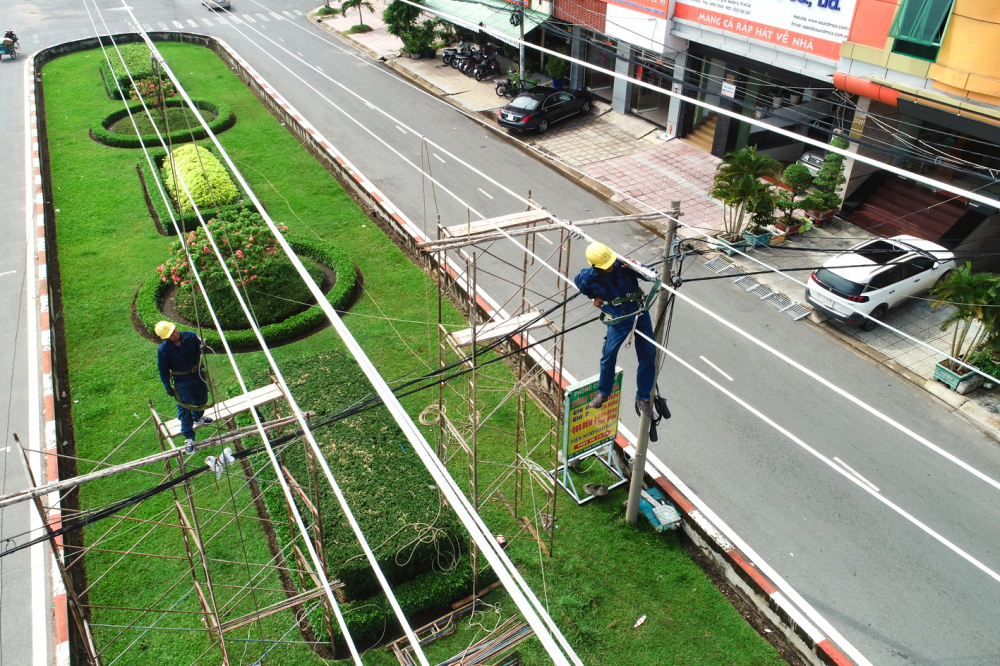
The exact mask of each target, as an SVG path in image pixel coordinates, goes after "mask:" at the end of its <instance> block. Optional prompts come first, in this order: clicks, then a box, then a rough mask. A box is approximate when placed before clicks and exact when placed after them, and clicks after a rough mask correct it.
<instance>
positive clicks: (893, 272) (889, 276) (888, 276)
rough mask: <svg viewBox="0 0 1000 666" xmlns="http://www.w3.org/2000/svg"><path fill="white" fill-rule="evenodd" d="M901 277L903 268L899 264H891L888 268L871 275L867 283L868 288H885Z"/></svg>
mask: <svg viewBox="0 0 1000 666" xmlns="http://www.w3.org/2000/svg"><path fill="white" fill-rule="evenodd" d="M902 279H903V269H902V268H901V267H899V266H893V267H892V268H890V269H889V270H885V271H882V272H881V273H879V274H878V275H875V276H873V277H872V279H871V281H870V282H869V283H868V288H869V289H885V288H886V287H888V286H891V285H894V284H896V283H897V282H899V281H900V280H902Z"/></svg>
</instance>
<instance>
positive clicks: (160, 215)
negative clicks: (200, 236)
mask: <svg viewBox="0 0 1000 666" xmlns="http://www.w3.org/2000/svg"><path fill="white" fill-rule="evenodd" d="M202 147H203V148H208V150H209V152H210V153H212V155H214V156H215V157H216V158H217V159H218V160H219V161H220V162H222V157H221V155H219V151H217V150H216V149H215V146H214V145H207V146H202ZM149 156H150V159H152V160H153V165H154V166H155V167H156V171H155V173H154V172H153V171H150V169H149V162H147V161H146V160H145V159H142V160H140V161H139V163H138V169H139V173H140V174H141V175H142V184H143V187H145V190H146V192H145V194H146V197H147V200H148V201H149V203H150V204H151V206H152V211H151V212H152V214H153V220H154V221H155V222H156V223H157V224H159V225H160V227H161V228H162V229H163V232H164V233H166V235H167V236H174V235H176V231H175V230H174V225H173V224H172V223H171V222H170V212H169V211H168V209H167V204H166V203H164V201H163V197H162V196H160V191H159V189H158V188H157V187H156V184H157V183H160V184H161V185H162V186H163V191H164V192H166V190H167V188H166V184H164V183H163V179H162V178H161V177H160V169H161V168H162V167H163V161H164V160H165V159H166V158H167V153H166V151H165V150H158V151H150V152H149ZM222 166H223V167H224V168H225V169H226V173H227V174H229V177H230V178H231V179H232V181H233V184H234V185H236V189H238V190H239V191H240V200H239V201H238V202H236V203H234V204H232V205H231V206H219V208H218V211H219V212H222V211H230V210H239V209H241V208H246V209H247V210H250V211H254V212H256V208H255V207H254V205H253V202H251V201H250V195H248V194H247V192H246V190H244V189H243V186H242V185H240V182H239V181H238V180H236V177H235V176H234V175H233V172H232V171H231V170H230V169H229V166H228V165H226V163H225V162H222ZM215 213H216V209H215V208H212V209H211V210H203V211H202V215H203V216H204V217H205V219H206V220H207V219H209V218H210V217H214V216H215ZM174 217H176V218H177V223H178V224H179V225H180V227H181V231H191V230H192V229H195V228H197V227H198V226H199V224H200V223H199V222H198V216H197V215H196V214H195V213H194V212H193V211H192V212H188V213H184V214H183V215H180V216H178V215H177V214H176V212H175V213H174ZM331 268H332V267H331Z"/></svg>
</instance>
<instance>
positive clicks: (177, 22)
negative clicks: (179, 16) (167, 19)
mask: <svg viewBox="0 0 1000 666" xmlns="http://www.w3.org/2000/svg"><path fill="white" fill-rule="evenodd" d="M171 23H173V24H174V27H175V28H180V29H182V30H183V29H184V24H183V23H181V22H180V21H171Z"/></svg>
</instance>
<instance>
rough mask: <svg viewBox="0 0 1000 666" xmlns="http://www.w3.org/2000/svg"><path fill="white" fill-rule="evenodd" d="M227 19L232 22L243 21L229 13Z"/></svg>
mask: <svg viewBox="0 0 1000 666" xmlns="http://www.w3.org/2000/svg"><path fill="white" fill-rule="evenodd" d="M229 20H230V21H232V22H233V23H243V21H242V20H241V19H240V17H239V16H237V15H236V14H230V15H229Z"/></svg>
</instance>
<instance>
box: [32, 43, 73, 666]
mask: <svg viewBox="0 0 1000 666" xmlns="http://www.w3.org/2000/svg"><path fill="white" fill-rule="evenodd" d="M25 76H26V77H27V79H26V83H27V91H28V129H29V132H30V134H29V136H28V141H29V142H30V144H31V148H30V153H29V154H30V156H31V183H32V188H31V205H32V206H33V210H32V211H31V212H30V214H31V215H32V216H33V218H34V241H35V263H36V275H37V278H38V281H37V284H36V289H37V292H36V299H37V301H36V302H37V304H38V334H39V368H40V372H41V393H42V410H41V420H42V434H43V437H44V442H45V445H44V448H43V450H44V451H45V461H44V463H45V467H44V473H45V478H44V479H37V481H38V482H39V483H44V482H52V481H57V480H58V479H59V457H58V455H56V454H57V446H56V410H55V394H54V383H53V381H52V372H53V368H52V324H53V320H52V314H51V312H50V310H49V296H48V293H49V291H48V264H47V263H46V251H45V196H44V194H43V190H42V168H41V158H40V146H39V144H38V109H37V107H36V104H35V102H36V100H35V92H34V82H35V58H34V57H31V58H30V59H29V60H28V63H27V66H26V72H25ZM42 501H43V504H45V505H46V506H47V509H48V511H47V513H48V516H47V518H48V524H49V526H50V527H52V528H53V529H58V528H59V526H60V517H61V514H60V503H59V496H58V495H48V496H47V498H46V499H43V500H42ZM62 556H63V549H62V537H57V538H56V552H53V553H52V560H51V563H50V567H51V568H50V575H49V580H50V581H51V585H52V612H53V617H52V627H53V633H54V639H55V640H54V648H55V661H56V664H57V665H58V666H68V665H69V617H68V607H67V603H66V589H65V587H64V586H63V580H62V576H61V575H60V572H59V565H58V563H57V562H56V559H55V558H56V557H59V558H62Z"/></svg>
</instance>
